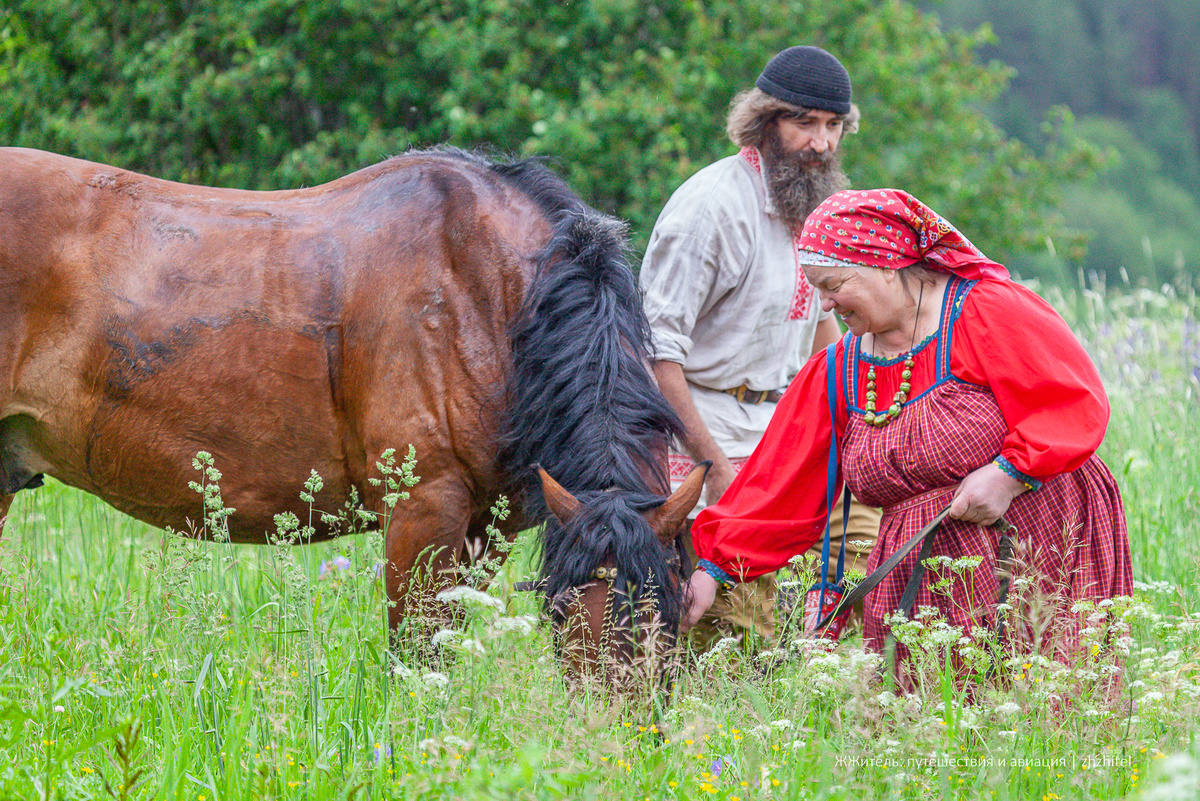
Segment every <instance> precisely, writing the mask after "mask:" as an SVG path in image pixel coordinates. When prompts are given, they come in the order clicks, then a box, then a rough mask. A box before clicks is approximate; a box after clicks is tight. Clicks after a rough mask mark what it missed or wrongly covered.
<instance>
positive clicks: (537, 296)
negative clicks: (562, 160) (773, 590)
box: [490, 160, 682, 629]
mask: <svg viewBox="0 0 1200 801" xmlns="http://www.w3.org/2000/svg"><path fill="white" fill-rule="evenodd" d="M490 169H491V170H492V171H493V172H494V173H495V174H496V175H499V176H501V177H502V178H503V179H504V180H506V181H507V182H509V184H510V185H512V186H515V187H517V188H518V189H520V190H521V191H523V192H524V193H525V194H527V195H528V196H529V197H530V198H532V199H533V200H534V201H535V202H536V203H537V204H538V206H539V207H540V208H541V209H542V210H543V211H544V212H545V213H546V215H547V216H548V217H549V218H550V220H551V223H552V225H553V234H552V236H551V238H550V240H549V242H547V244H546V245H545V247H544V248H543V249H542V250H541V251H540V252H539V253H538V254H537V256H536V264H537V268H536V269H537V273H536V277H535V280H534V282H533V284H532V286H531V287H530V289H529V292H528V294H527V295H526V298H525V304H524V308H523V309H522V311H521V313H520V315H519V316H518V317H517V318H516V320H515V321H514V323H513V325H512V328H511V335H512V372H511V378H510V380H509V384H508V387H507V405H506V420H505V426H504V431H503V441H502V446H501V449H500V454H499V466H500V468H501V470H502V472H503V473H505V474H506V475H508V476H510V477H512V478H513V479H514V480H515V481H517V482H519V484H520V485H521V486H523V487H524V489H526V490H527V491H525V492H523V493H522V494H523V497H524V498H525V499H526V503H525V510H526V513H527V514H528V515H529V516H530V519H531V520H533V521H535V522H543V521H544V522H546V524H547V525H546V528H545V530H544V532H543V536H542V578H543V579H544V580H545V581H546V582H547V588H546V589H547V598H553V597H555V596H556V595H557V594H558V593H559V592H561V591H563V590H566V589H569V588H570V587H573V586H579V585H581V584H584V583H586V582H587V581H588V580H589V576H590V573H591V571H592V570H593V569H594V568H595V567H596V566H597V565H598V564H599V563H600V562H601V560H602V559H604V558H605V557H606V556H608V557H610V558H613V559H615V560H616V565H617V568H618V571H619V581H621V582H622V584H621V586H624V582H625V581H629V582H632V583H633V584H634V585H635V586H636V587H637V589H638V594H639V595H640V594H641V590H643V589H649V590H650V592H651V593H652V594H653V597H654V599H655V601H656V603H657V605H658V607H657V608H658V611H659V612H660V614H662V616H663V620H664V622H666V623H667V624H668V625H670V626H671V627H672V629H673V627H674V625H675V623H676V622H677V621H678V618H679V605H680V602H679V598H678V597H677V593H673V592H664V589H665V586H664V585H665V584H666V578H667V576H668V565H667V562H666V559H665V557H664V556H663V549H662V548H661V546H660V545H659V544H658V543H657V542H656V541H655V540H654V538H653V534H652V533H651V531H650V529H649V526H647V525H646V524H645V523H644V522H642V523H641V524H640V525H639V524H638V522H637V520H635V518H636V517H638V515H637V512H638V511H639V510H641V511H644V510H645V509H647V508H650V507H652V506H654V505H656V504H658V503H661V501H662V497H661V496H660V495H659V494H658V493H659V492H660V491H662V490H665V489H667V488H668V487H669V483H668V480H667V476H666V471H665V455H666V446H667V443H668V441H669V440H670V438H671V437H672V436H674V435H676V434H678V433H679V432H680V431H681V429H682V425H681V423H680V422H679V419H678V417H677V416H676V415H675V412H674V411H673V410H672V408H671V406H670V405H669V404H668V403H667V401H666V398H664V397H663V395H662V394H661V393H660V392H659V390H658V387H657V386H656V385H655V383H654V381H653V380H652V379H651V376H650V373H649V357H650V349H651V348H650V328H649V324H648V323H647V322H646V317H645V315H644V313H643V311H642V305H641V296H640V293H639V291H638V287H637V282H636V279H635V278H634V275H633V271H632V270H631V269H630V267H629V261H628V257H627V242H626V238H625V226H624V224H622V223H621V222H619V221H617V220H615V219H612V218H610V217H607V216H605V215H603V214H601V213H599V212H597V211H596V210H594V209H592V208H590V207H589V206H587V205H586V204H585V203H584V202H583V201H582V200H580V199H579V198H578V197H577V196H576V195H575V194H574V193H573V192H572V191H571V190H570V189H569V188H568V187H567V185H566V184H565V183H563V181H562V180H561V179H560V178H559V177H558V176H556V175H555V174H554V173H553V172H551V171H550V170H549V169H547V168H546V167H545V166H544V165H542V164H541V163H539V162H537V161H535V160H523V161H517V162H513V163H510V164H494V165H491V167H490ZM535 463H536V464H540V465H541V466H542V467H543V468H544V469H545V470H546V472H547V473H549V474H550V475H551V476H552V477H553V478H554V479H555V480H556V481H558V482H559V483H560V484H562V486H563V487H565V488H566V489H568V490H569V491H570V492H571V493H572V494H574V495H575V496H576V497H577V498H578V499H579V500H580V501H581V503H582V504H583V507H584V509H583V511H581V512H580V513H579V514H578V515H577V516H576V519H575V520H573V521H571V523H570V525H568V526H563V525H561V524H560V523H559V522H558V521H557V520H555V519H554V518H553V516H552V515H550V514H549V512H548V511H547V509H546V506H545V502H544V500H543V498H542V494H541V491H540V487H534V486H533V479H534V474H533V471H532V470H531V466H532V465H533V464H535ZM647 476H649V477H651V479H652V481H653V483H652V484H648V483H647ZM654 484H657V486H654ZM529 490H532V491H529ZM606 491H607V492H606Z"/></svg>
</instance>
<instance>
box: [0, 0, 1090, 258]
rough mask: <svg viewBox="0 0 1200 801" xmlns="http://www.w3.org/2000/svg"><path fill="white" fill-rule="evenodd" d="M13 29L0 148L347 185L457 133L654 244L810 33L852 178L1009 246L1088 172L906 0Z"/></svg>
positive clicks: (663, 4) (197, 18)
mask: <svg viewBox="0 0 1200 801" xmlns="http://www.w3.org/2000/svg"><path fill="white" fill-rule="evenodd" d="M4 17H5V18H4V20H3V22H2V23H0V107H2V108H4V109H5V110H6V111H5V113H3V114H2V115H0V139H2V140H3V141H4V142H5V143H6V144H19V145H25V146H32V147H41V148H46V149H50V150H56V151H59V152H63V153H67V154H70V155H75V156H79V157H83V158H89V159H93V160H97V161H103V162H107V163H113V164H117V165H119V166H123V167H126V168H129V169H134V170H138V171H141V172H146V173H150V174H153V175H158V176H161V177H165V178H171V179H178V180H184V181H189V182H195V183H208V184H217V185H233V186H242V187H250V188H278V187H284V186H296V185H301V184H313V183H318V182H322V181H326V180H329V179H331V178H333V177H336V176H338V175H341V174H344V173H345V172H348V171H350V170H352V169H355V168H358V167H362V166H365V165H366V164H369V163H372V162H374V161H377V160H379V159H381V158H383V157H384V156H386V155H390V154H393V153H396V152H399V151H402V150H404V149H406V148H409V147H412V146H427V145H431V144H435V143H439V142H443V141H446V142H450V143H453V144H457V145H463V146H484V147H488V148H492V149H495V150H498V151H502V152H509V153H514V154H521V155H546V156H551V157H553V158H554V159H555V160H556V162H557V165H558V167H559V169H560V171H561V172H563V173H565V175H566V177H567V178H568V180H569V181H570V182H571V183H572V185H573V186H575V187H576V189H578V190H579V191H580V193H581V194H582V195H583V196H584V197H585V198H587V199H588V200H589V201H590V202H592V203H593V204H595V205H597V206H599V207H600V208H602V209H604V210H606V211H608V212H610V213H613V214H616V215H619V216H621V217H624V218H626V219H628V220H630V222H631V224H632V226H633V231H634V238H635V244H636V245H640V244H641V242H642V241H643V239H644V237H645V236H646V234H647V233H648V231H649V229H650V227H651V226H652V224H653V222H654V219H655V217H656V216H657V213H658V211H659V209H660V208H661V206H662V204H663V203H664V202H665V200H666V198H667V196H668V195H669V194H670V192H671V191H672V190H673V189H674V188H675V187H676V186H677V185H678V184H679V183H681V182H682V181H683V180H684V179H685V178H686V177H687V176H688V175H690V174H691V173H692V172H694V171H695V170H696V169H697V168H698V167H700V166H702V165H703V164H705V163H707V162H709V161H711V160H713V159H715V158H718V157H720V156H722V155H725V154H727V153H729V152H731V149H732V146H731V145H730V144H729V143H728V142H727V140H726V139H725V138H724V134H723V127H724V119H723V118H724V113H725V109H726V107H727V105H728V102H729V100H730V99H731V98H732V96H733V95H734V94H735V93H736V92H737V91H738V90H740V89H742V88H745V87H747V86H749V85H751V84H752V82H753V80H754V78H755V76H756V75H757V73H758V71H759V70H760V69H761V67H762V65H763V64H764V63H765V62H766V60H767V59H768V58H769V57H770V56H771V55H773V54H774V53H775V52H777V51H778V50H780V49H782V48H783V47H786V46H788V45H791V44H796V43H814V44H819V45H822V46H824V47H826V48H827V49H828V50H830V51H831V52H833V53H835V54H836V55H838V56H839V57H840V58H842V60H843V61H844V62H845V64H846V66H847V67H848V69H849V70H850V72H851V75H852V76H853V79H854V83H855V93H856V99H857V101H858V102H859V104H860V106H862V108H863V113H864V123H863V128H862V132H861V133H859V134H857V135H856V138H855V139H854V140H853V141H852V142H851V144H850V145H849V146H848V147H847V149H846V153H847V165H846V166H847V170H848V172H849V174H850V175H851V177H852V179H853V180H854V183H855V185H857V186H863V187H866V186H882V185H888V186H897V187H902V188H905V189H908V190H909V191H911V192H913V193H914V194H916V195H917V196H918V197H921V198H922V199H923V200H925V201H926V202H928V203H929V204H930V205H932V206H933V207H934V208H936V209H938V210H939V211H941V212H942V213H943V214H944V215H945V216H946V217H947V218H949V219H951V220H953V221H954V222H955V223H956V224H957V225H958V226H959V227H960V228H962V229H963V230H964V232H966V233H967V234H968V236H970V237H972V238H973V239H974V240H975V241H976V242H977V244H979V245H980V247H982V248H983V249H984V250H985V251H987V252H989V253H990V254H992V255H994V256H997V257H1000V258H1004V257H1005V256H1006V255H1007V254H1009V253H1011V252H1014V251H1016V250H1019V249H1021V248H1025V247H1029V246H1030V244H1031V243H1037V242H1041V241H1042V240H1043V239H1044V237H1046V236H1048V235H1051V234H1053V233H1055V231H1056V225H1057V219H1056V217H1055V216H1054V214H1053V209H1054V206H1055V203H1056V192H1057V187H1058V185H1059V184H1060V182H1061V181H1062V180H1064V179H1065V178H1066V177H1067V176H1069V175H1072V174H1075V173H1077V172H1078V171H1080V170H1082V169H1086V166H1087V160H1088V153H1089V151H1088V150H1087V149H1086V148H1083V147H1081V146H1080V145H1079V143H1077V142H1076V141H1074V140H1073V138H1072V135H1071V132H1070V128H1069V125H1068V124H1067V123H1068V122H1069V120H1065V119H1064V120H1063V124H1062V125H1060V126H1057V127H1054V128H1052V129H1050V130H1049V131H1048V135H1049V139H1050V142H1051V144H1050V146H1049V147H1048V148H1047V149H1046V150H1045V153H1044V155H1042V156H1040V157H1035V156H1034V155H1033V153H1032V152H1031V151H1030V150H1029V149H1028V148H1027V147H1026V146H1025V145H1023V144H1021V143H1020V142H1018V141H1017V140H1014V139H1010V138H1008V137H1006V136H1005V135H1004V134H1003V133H1002V132H1001V131H1000V130H999V129H998V128H996V127H995V126H994V125H992V124H991V123H989V122H988V121H987V119H986V118H985V117H984V116H983V114H982V113H981V111H980V108H981V107H982V105H983V104H985V103H987V102H989V101H990V100H992V99H994V98H995V97H996V96H997V94H998V93H999V92H1000V91H1002V90H1003V88H1004V87H1005V85H1006V83H1007V81H1008V78H1009V75H1010V73H1009V71H1008V70H1007V69H1006V68H1004V67H1002V66H999V65H992V64H988V65H980V64H978V63H976V60H975V57H974V54H975V52H976V50H977V48H978V47H979V45H980V43H981V42H982V41H983V40H984V37H985V36H986V32H980V33H975V34H958V33H955V34H948V33H946V32H944V31H942V30H941V29H940V27H939V26H938V24H937V20H936V18H934V17H930V16H928V15H926V14H923V13H921V12H919V11H917V10H916V9H915V8H914V7H913V6H912V5H910V4H908V3H906V2H903V0H845V2H841V3H825V4H809V3H805V2H798V1H796V0H791V1H788V2H777V3H763V4H757V3H742V2H737V1H736V0H704V1H702V0H660V1H659V2H649V3H647V2H646V0H577V2H575V3H570V4H565V3H561V2H546V0H413V2H402V1H401V0H382V1H380V0H376V1H375V2H368V0H250V1H249V2H241V1H240V0H239V1H238V2H230V0H172V1H170V2H167V3H162V2H160V0H153V1H151V0H128V2H125V3H119V4H95V3H90V2H85V1H84V0H15V2H13V3H12V4H11V5H10V6H9V7H8V10H7V12H6V13H5V14H4Z"/></svg>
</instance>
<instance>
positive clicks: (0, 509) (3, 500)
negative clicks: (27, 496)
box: [0, 495, 13, 535]
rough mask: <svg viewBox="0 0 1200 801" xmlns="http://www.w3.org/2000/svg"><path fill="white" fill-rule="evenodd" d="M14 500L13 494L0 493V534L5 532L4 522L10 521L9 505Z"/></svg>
mask: <svg viewBox="0 0 1200 801" xmlns="http://www.w3.org/2000/svg"><path fill="white" fill-rule="evenodd" d="M12 502H13V496H11V495H0V535H2V534H4V524H5V523H6V522H7V521H8V507H9V506H11V505H12Z"/></svg>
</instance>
